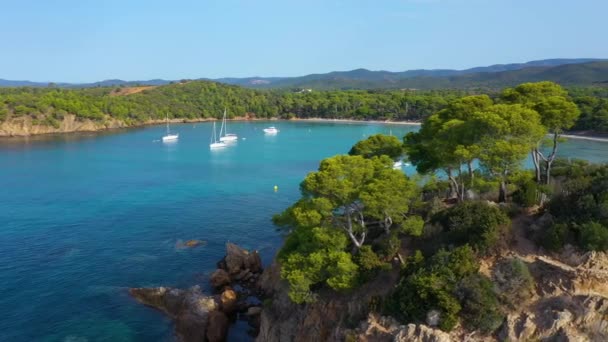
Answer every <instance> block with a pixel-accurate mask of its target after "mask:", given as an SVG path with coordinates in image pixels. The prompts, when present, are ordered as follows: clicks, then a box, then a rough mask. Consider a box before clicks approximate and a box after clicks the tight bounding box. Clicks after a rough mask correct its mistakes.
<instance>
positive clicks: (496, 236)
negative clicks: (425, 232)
mask: <svg viewBox="0 0 608 342" xmlns="http://www.w3.org/2000/svg"><path fill="white" fill-rule="evenodd" d="M432 222H433V223H436V224H440V225H441V226H442V227H443V229H444V231H445V232H446V234H447V237H446V239H447V240H448V241H450V242H451V243H454V244H456V245H462V244H467V243H468V244H470V245H471V246H473V247H474V248H475V249H476V250H477V251H478V252H481V253H485V252H488V251H489V250H490V249H492V248H493V247H495V246H496V245H497V244H498V242H499V241H500V240H501V237H502V234H503V233H504V229H505V227H507V226H508V224H509V222H510V220H509V218H508V217H507V215H505V213H504V212H503V211H502V210H500V209H499V208H498V207H497V206H492V205H489V204H487V203H485V202H477V201H467V202H463V203H460V204H458V205H456V206H454V207H452V208H449V209H447V210H445V211H442V212H439V213H438V214H436V215H435V216H434V217H433V219H432Z"/></svg>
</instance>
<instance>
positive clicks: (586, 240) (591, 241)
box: [579, 222, 608, 251]
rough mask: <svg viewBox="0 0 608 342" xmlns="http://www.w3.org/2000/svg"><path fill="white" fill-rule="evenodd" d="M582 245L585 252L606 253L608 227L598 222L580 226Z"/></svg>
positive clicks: (607, 247)
mask: <svg viewBox="0 0 608 342" xmlns="http://www.w3.org/2000/svg"><path fill="white" fill-rule="evenodd" d="M579 231H580V244H581V247H583V248H584V249H585V250H589V251H604V250H606V249H608V227H605V226H603V225H601V224H599V223H597V222H587V223H583V224H581V225H580V228H579Z"/></svg>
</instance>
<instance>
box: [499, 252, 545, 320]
mask: <svg viewBox="0 0 608 342" xmlns="http://www.w3.org/2000/svg"><path fill="white" fill-rule="evenodd" d="M493 277H494V281H495V283H496V285H497V287H498V289H499V290H500V292H501V294H502V297H503V300H504V301H505V302H506V303H507V304H509V305H511V307H513V308H515V307H517V306H518V305H521V304H523V303H525V302H527V301H528V300H529V299H531V298H532V296H534V287H535V282H534V278H533V277H532V275H531V274H530V270H528V266H527V265H526V264H525V263H524V262H523V261H521V260H520V259H505V260H503V261H501V262H499V263H498V264H496V267H495V268H494V272H493Z"/></svg>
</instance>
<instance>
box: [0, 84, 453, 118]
mask: <svg viewBox="0 0 608 342" xmlns="http://www.w3.org/2000/svg"><path fill="white" fill-rule="evenodd" d="M121 89H122V88H119V89H118V92H119V91H121ZM462 94H463V92H460V91H430V92H420V91H417V92H412V91H323V92H317V91H315V92H309V93H294V92H289V91H259V90H253V89H247V88H241V87H237V86H230V85H225V84H219V83H214V82H209V81H184V82H180V83H175V84H169V85H165V86H160V87H156V88H151V89H146V90H144V91H141V92H138V93H134V94H130V95H117V89H115V88H111V87H107V88H88V89H61V88H54V87H51V88H27V87H23V88H0V107H2V106H1V104H6V107H7V110H8V112H9V113H13V114H14V115H15V116H23V115H33V114H39V113H45V114H48V115H52V114H53V113H56V112H58V111H63V112H64V113H67V114H73V115H75V116H76V117H77V118H79V119H92V120H102V119H103V118H104V116H106V115H107V116H111V117H113V118H116V119H120V120H123V121H129V122H131V123H133V124H135V123H142V122H145V121H147V120H154V119H157V120H158V119H162V118H164V117H165V115H167V114H168V115H169V116H170V117H171V118H186V119H194V118H210V117H218V116H219V115H221V113H222V111H223V110H224V108H227V110H228V113H229V115H230V116H244V115H245V114H253V115H255V116H256V117H258V118H270V117H281V118H293V117H299V118H311V117H322V118H353V119H362V120H366V119H367V120H372V119H375V120H387V119H392V120H420V119H422V118H424V117H426V116H428V115H430V114H431V113H433V112H435V111H437V110H439V109H441V108H443V106H445V104H446V102H447V100H449V99H453V98H456V97H460V96H462Z"/></svg>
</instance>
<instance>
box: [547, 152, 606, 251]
mask: <svg viewBox="0 0 608 342" xmlns="http://www.w3.org/2000/svg"><path fill="white" fill-rule="evenodd" d="M554 176H555V181H556V184H555V187H556V189H557V190H556V194H555V195H554V197H553V198H552V199H551V201H550V202H549V204H548V206H547V208H548V211H549V213H550V214H551V215H552V216H553V220H552V222H550V223H549V224H548V226H547V227H545V229H544V231H543V234H542V235H541V236H540V237H539V239H540V240H541V241H543V242H544V244H545V245H546V246H547V247H549V248H551V249H554V250H559V249H561V248H562V247H563V246H564V244H566V243H572V244H576V245H578V246H579V247H581V248H583V249H584V250H606V249H608V165H606V164H604V165H594V164H589V163H587V162H580V161H575V162H572V163H569V162H565V161H559V162H556V168H555V171H554Z"/></svg>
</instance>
